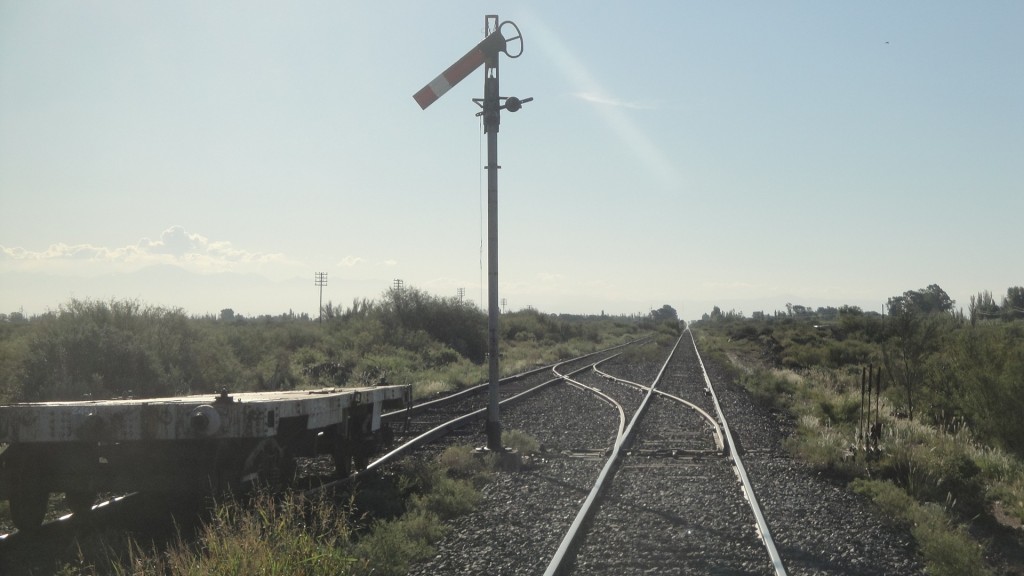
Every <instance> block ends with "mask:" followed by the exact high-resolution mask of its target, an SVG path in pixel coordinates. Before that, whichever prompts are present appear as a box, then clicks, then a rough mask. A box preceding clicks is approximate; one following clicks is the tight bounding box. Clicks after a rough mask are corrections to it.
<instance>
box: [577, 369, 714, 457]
mask: <svg viewBox="0 0 1024 576" xmlns="http://www.w3.org/2000/svg"><path fill="white" fill-rule="evenodd" d="M607 360H610V358H609V359H606V360H602V361H601V362H598V363H597V364H594V372H596V373H597V374H598V375H600V376H602V377H603V378H607V379H608V380H612V381H614V382H620V383H622V384H625V385H627V386H632V387H634V388H636V389H638V390H650V388H651V387H650V386H644V385H643V384H638V383H636V382H631V381H629V380H626V379H623V378H618V377H616V376H612V375H611V374H608V373H606V372H602V371H601V370H600V369H598V368H597V365H598V364H601V363H604V362H606V361H607ZM654 393H655V394H658V395H660V396H661V397H663V398H668V399H670V400H673V401H675V402H678V403H680V404H683V405H685V406H687V407H688V408H690V409H692V410H693V411H695V412H697V413H698V414H700V415H701V416H702V417H703V418H704V419H705V420H707V421H708V424H710V425H711V427H712V428H714V434H715V446H717V447H718V450H719V451H721V452H723V453H725V450H726V444H725V436H724V435H723V434H722V427H721V426H719V425H718V421H717V420H715V417H714V416H712V415H711V414H708V413H707V412H705V411H704V409H703V408H701V407H700V406H697V405H696V404H694V403H693V402H689V401H687V400H683V399H682V398H680V397H679V396H675V395H673V394H669V393H668V392H665V391H664V390H658V389H655V390H654Z"/></svg>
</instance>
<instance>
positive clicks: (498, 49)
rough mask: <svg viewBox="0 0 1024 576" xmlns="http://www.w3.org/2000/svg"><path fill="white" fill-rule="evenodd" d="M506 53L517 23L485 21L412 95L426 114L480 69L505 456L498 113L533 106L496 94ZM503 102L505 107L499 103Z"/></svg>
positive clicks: (491, 435) (490, 412) (496, 424)
mask: <svg viewBox="0 0 1024 576" xmlns="http://www.w3.org/2000/svg"><path fill="white" fill-rule="evenodd" d="M504 26H511V27H512V28H513V29H514V30H515V35H514V36H512V37H510V38H505V37H504V36H503V35H502V33H501V28H502V27H504ZM516 40H518V41H519V42H518V44H519V50H518V51H516V52H515V54H511V53H509V51H508V43H509V42H514V41H516ZM503 52H504V53H505V55H506V56H508V57H509V58H518V57H519V56H521V55H522V53H523V35H522V34H521V33H520V32H519V27H518V26H516V25H515V23H513V22H511V21H508V20H506V21H505V22H501V23H500V24H499V22H498V17H497V16H496V15H488V16H484V39H483V40H482V41H481V42H480V43H479V44H477V45H476V46H475V47H474V48H473V49H472V50H470V51H469V52H467V53H466V55H465V56H463V57H462V58H460V59H459V60H457V61H456V62H455V63H454V64H452V65H451V66H449V67H448V69H447V70H445V71H444V72H442V73H441V74H440V75H439V76H438V77H437V78H435V79H434V80H433V81H432V82H430V83H429V84H427V85H426V86H424V87H423V88H422V89H420V91H419V92H417V93H416V94H414V95H413V98H415V99H416V102H417V103H418V104H419V105H420V108H422V109H426V108H427V106H430V105H431V104H433V103H434V101H436V100H437V99H438V98H440V97H441V95H443V94H444V93H445V92H447V91H448V90H449V89H450V88H451V87H452V86H454V85H455V84H457V83H459V82H460V81H461V80H462V79H464V78H465V77H466V76H469V74H470V73H471V72H473V71H474V70H476V69H477V68H479V67H480V66H481V65H482V66H483V67H484V97H483V98H482V99H480V98H474V99H473V102H475V103H476V104H477V105H478V106H480V108H481V111H480V112H479V113H477V116H483V124H484V133H485V134H487V287H488V298H487V333H488V356H489V365H488V377H489V380H490V383H489V385H488V391H489V395H490V397H489V399H488V404H487V429H486V431H487V448H488V449H490V450H496V451H500V450H503V449H502V446H501V418H500V413H499V405H498V380H499V371H498V312H499V310H498V169H499V168H501V167H500V166H498V125H499V124H500V123H501V110H503V109H504V110H508V111H509V112H516V111H518V110H519V109H520V108H522V107H523V104H524V103H526V102H529V101H531V100H533V98H524V99H523V100H520V99H519V98H516V97H514V96H510V97H507V98H506V97H503V96H501V95H500V92H499V91H498V56H499V55H500V54H501V53H503ZM503 100H504V104H503V103H502V101H503Z"/></svg>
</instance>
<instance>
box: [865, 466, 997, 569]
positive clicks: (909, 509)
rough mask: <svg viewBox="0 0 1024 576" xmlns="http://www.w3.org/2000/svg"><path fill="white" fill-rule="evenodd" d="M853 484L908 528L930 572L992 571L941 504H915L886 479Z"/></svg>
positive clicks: (964, 532) (962, 529)
mask: <svg viewBox="0 0 1024 576" xmlns="http://www.w3.org/2000/svg"><path fill="white" fill-rule="evenodd" d="M852 487H853V489H854V490H855V491H857V492H860V493H861V494H865V495H867V496H868V497H870V498H871V499H872V500H874V502H875V504H877V505H878V506H879V507H880V508H881V510H882V513H883V514H884V515H885V516H887V517H889V518H893V519H894V520H896V521H897V522H901V523H903V524H906V525H908V526H909V527H910V530H911V532H912V533H913V535H914V539H915V540H916V541H917V543H918V546H919V547H920V549H921V554H922V556H923V557H924V558H925V561H926V563H927V569H928V573H929V574H936V575H939V576H974V575H977V576H984V575H987V574H991V570H990V569H989V568H988V566H987V565H986V564H985V560H984V555H983V553H982V552H983V549H982V547H981V546H979V545H978V544H977V543H976V542H974V540H972V539H971V537H970V535H969V534H968V533H967V531H966V530H965V529H964V528H963V527H960V526H954V525H953V524H951V523H950V521H949V519H948V518H947V517H946V513H945V511H944V510H943V509H942V508H941V507H940V506H938V505H935V504H926V505H922V504H918V503H917V501H916V500H915V499H914V498H913V497H911V496H910V495H908V494H907V493H906V492H904V491H903V490H901V489H900V488H898V487H896V486H894V485H893V484H891V483H889V482H883V481H879V480H864V479H858V480H855V481H854V482H853V484H852Z"/></svg>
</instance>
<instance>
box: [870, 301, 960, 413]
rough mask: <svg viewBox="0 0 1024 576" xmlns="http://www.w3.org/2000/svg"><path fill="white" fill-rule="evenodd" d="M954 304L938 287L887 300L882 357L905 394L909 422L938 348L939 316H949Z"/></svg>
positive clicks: (891, 375) (940, 319)
mask: <svg viewBox="0 0 1024 576" xmlns="http://www.w3.org/2000/svg"><path fill="white" fill-rule="evenodd" d="M953 304H954V301H953V299H952V298H950V297H949V294H946V292H945V290H943V289H942V288H940V287H939V286H938V284H932V285H930V286H928V287H927V288H925V289H923V290H908V291H906V292H904V293H903V295H902V296H893V297H892V298H889V318H890V320H889V326H888V338H887V339H886V342H885V345H884V346H883V347H882V357H883V360H884V362H885V365H886V369H887V370H888V372H889V374H890V377H891V378H893V379H894V380H895V381H896V383H897V384H898V385H900V386H902V387H903V389H904V390H905V392H906V398H907V411H908V416H909V417H910V419H911V420H913V419H914V401H915V396H916V392H917V390H918V388H919V387H920V386H922V385H924V379H925V366H926V364H927V360H928V358H929V356H930V355H931V354H933V353H934V352H935V351H936V350H937V349H938V347H939V335H940V323H941V321H942V318H941V315H943V314H946V313H949V312H951V311H952V310H953Z"/></svg>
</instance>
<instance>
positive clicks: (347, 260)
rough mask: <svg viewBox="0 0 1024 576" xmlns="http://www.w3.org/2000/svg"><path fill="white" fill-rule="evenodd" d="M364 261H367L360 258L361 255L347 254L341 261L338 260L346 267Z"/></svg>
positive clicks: (340, 264) (351, 266) (339, 263)
mask: <svg viewBox="0 0 1024 576" xmlns="http://www.w3.org/2000/svg"><path fill="white" fill-rule="evenodd" d="M363 262H365V260H364V259H362V258H360V257H359V256H345V257H344V258H342V259H341V262H338V265H339V266H344V267H346V268H353V267H355V266H358V265H360V264H362V263H363Z"/></svg>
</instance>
